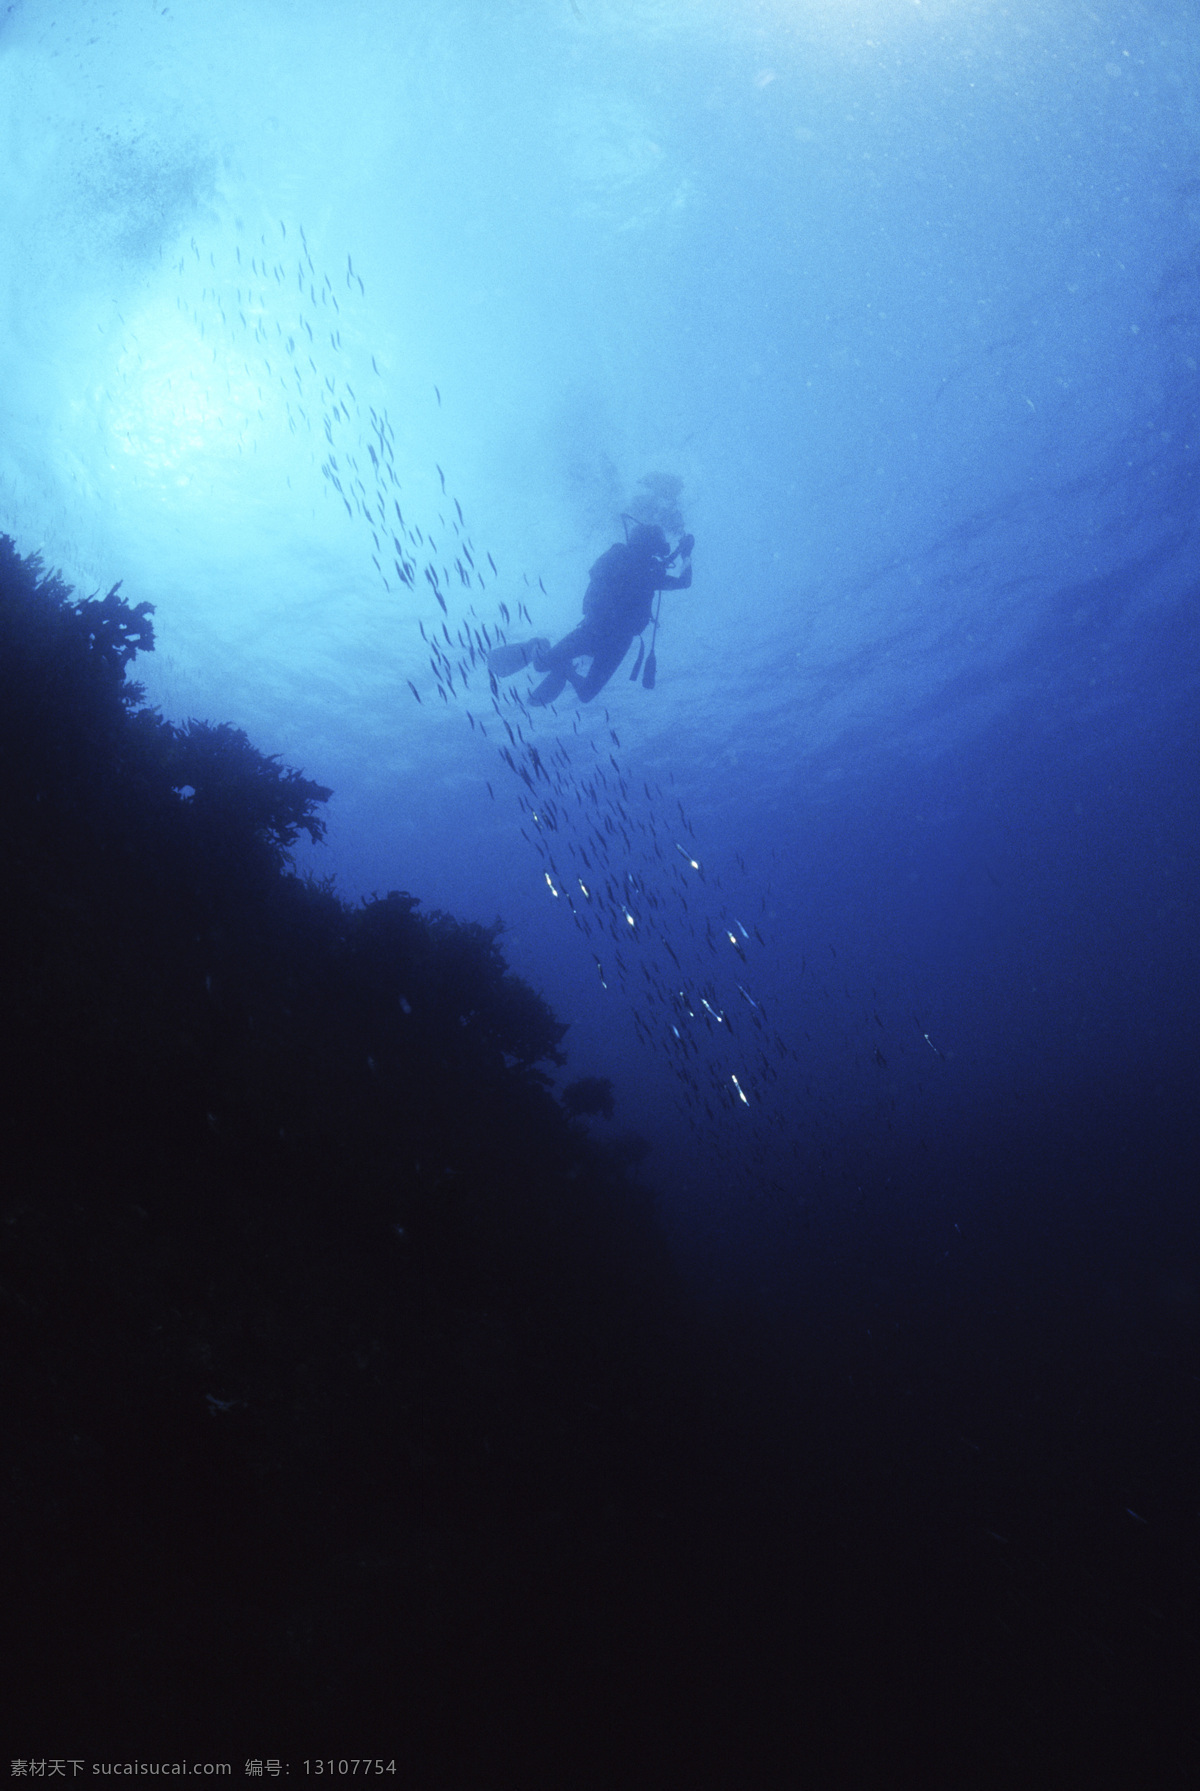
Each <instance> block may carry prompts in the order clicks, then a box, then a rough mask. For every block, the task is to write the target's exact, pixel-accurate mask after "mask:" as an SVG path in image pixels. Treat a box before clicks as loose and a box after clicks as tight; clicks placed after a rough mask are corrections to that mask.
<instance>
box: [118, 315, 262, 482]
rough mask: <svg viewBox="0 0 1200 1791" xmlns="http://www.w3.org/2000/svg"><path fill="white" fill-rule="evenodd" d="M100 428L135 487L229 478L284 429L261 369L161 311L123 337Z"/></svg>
mask: <svg viewBox="0 0 1200 1791" xmlns="http://www.w3.org/2000/svg"><path fill="white" fill-rule="evenodd" d="M106 420H107V424H108V434H109V442H110V446H111V450H112V463H113V464H114V466H115V465H117V464H119V462H118V460H117V456H119V455H123V456H125V457H126V458H127V460H129V461H132V462H134V463H135V468H136V476H138V477H139V479H140V480H145V481H148V482H150V483H151V484H156V485H159V486H163V487H183V486H187V485H189V484H191V482H192V481H193V479H196V478H198V477H201V476H203V477H204V479H205V483H206V484H207V483H208V482H210V481H212V480H221V479H222V478H227V477H228V476H229V474H230V473H231V472H233V471H236V470H237V468H238V465H239V463H240V464H241V466H243V467H244V465H245V462H246V459H247V457H248V456H249V457H253V456H255V455H257V453H258V452H259V443H260V440H261V438H262V437H263V436H264V434H267V433H274V432H275V431H277V430H279V429H280V428H281V427H282V428H283V429H284V430H286V428H287V421H286V417H285V416H284V415H283V414H282V405H281V403H280V400H279V396H278V393H277V391H272V389H271V387H270V385H269V383H268V382H267V380H266V378H265V377H264V370H263V367H262V365H261V364H260V366H259V367H258V368H257V369H255V368H254V364H253V363H252V362H250V361H248V360H247V359H246V357H245V356H244V355H239V354H238V352H237V349H236V348H235V347H234V346H233V345H232V344H231V343H230V342H229V340H228V338H227V337H225V336H224V335H223V334H222V333H220V332H218V333H217V334H216V335H215V336H214V335H213V333H212V332H211V331H205V330H204V328H203V327H202V326H199V325H196V324H193V323H192V322H190V321H189V320H188V319H187V318H185V317H183V316H182V315H180V314H177V313H176V312H173V311H167V310H166V309H165V308H163V307H153V308H150V309H148V310H147V311H145V312H143V313H142V314H141V315H140V316H139V317H138V318H137V319H136V320H135V322H134V323H133V324H132V325H131V326H130V327H129V329H128V330H127V332H126V335H125V340H124V345H123V347H122V351H121V354H120V357H119V359H118V360H117V363H116V367H115V369H114V378H113V385H112V390H111V392H110V394H109V404H108V408H107V415H106ZM268 426H269V427H268Z"/></svg>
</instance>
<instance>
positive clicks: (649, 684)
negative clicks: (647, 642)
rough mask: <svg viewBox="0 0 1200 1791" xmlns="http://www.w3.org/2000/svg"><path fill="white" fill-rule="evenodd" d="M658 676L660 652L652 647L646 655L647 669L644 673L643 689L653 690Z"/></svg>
mask: <svg viewBox="0 0 1200 1791" xmlns="http://www.w3.org/2000/svg"><path fill="white" fill-rule="evenodd" d="M657 676H658V654H657V653H656V652H655V651H654V648H653V647H651V649H650V651H649V652H648V653H647V655H646V669H645V671H644V672H643V673H642V689H643V690H653V689H654V680H655V678H656V677H657Z"/></svg>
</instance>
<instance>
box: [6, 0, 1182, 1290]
mask: <svg viewBox="0 0 1200 1791" xmlns="http://www.w3.org/2000/svg"><path fill="white" fill-rule="evenodd" d="M1198 58H1200V31H1198V30H1197V27H1196V23H1195V19H1194V15H1193V14H1192V13H1191V11H1190V9H1189V8H1188V7H1186V6H1183V5H1180V6H1171V5H1159V6H1136V5H1135V6H1128V7H1114V8H1106V9H1104V10H1103V12H1102V13H1101V14H1097V15H1093V14H1090V13H1087V12H1084V11H1081V10H1079V9H1076V8H1069V7H1065V6H1054V5H1045V4H1042V5H1034V4H1029V5H1018V6H1014V7H1010V8H1006V9H999V8H996V7H993V6H990V5H985V4H950V3H949V0H939V3H934V4H921V5H917V4H913V3H912V0H863V3H862V4H834V3H833V0H811V3H805V4H801V3H799V0H774V3H767V0H763V3H757V4H750V3H749V0H747V3H745V4H736V3H735V4H721V5H717V4H715V3H714V4H705V3H703V0H689V3H688V4H687V5H683V4H669V3H668V0H655V3H650V0H647V3H645V4H639V3H636V0H628V3H622V4H604V3H600V0H563V3H561V4H560V3H558V0H545V3H544V4H523V5H521V4H518V5H505V6H499V7H490V6H487V7H485V6H480V5H474V4H446V3H445V0H438V3H437V4H430V5H428V6H424V7H422V6H420V5H409V6H405V7H404V8H402V9H397V8H395V7H393V6H390V5H383V4H379V5H371V4H361V5H354V6H339V7H337V8H334V9H330V8H327V7H317V6H313V7H311V8H307V9H306V8H301V7H296V6H292V5H288V6H282V5H273V4H270V3H268V0H257V3H256V4H255V5H254V6H253V7H251V8H247V7H245V6H243V5H233V4H228V5H226V4H221V3H219V0H218V3H215V4H206V5H204V6H199V5H193V4H185V3H176V4H169V5H162V6H160V5H155V4H150V3H149V0H127V3H124V4H104V5H100V4H97V5H91V4H87V3H86V0H75V3H74V4H72V5H71V6H55V5H52V4H49V3H37V0H29V3H27V4H14V5H10V6H9V7H8V8H7V10H6V13H5V16H4V19H3V22H2V24H0V83H2V92H3V116H4V129H5V156H4V167H3V174H2V175H0V180H2V183H3V185H2V199H0V203H2V208H3V220H4V240H3V260H2V262H0V268H2V271H3V281H4V286H3V300H2V302H3V307H4V318H5V328H4V331H3V334H2V339H0V356H2V359H3V365H2V368H0V390H2V392H3V399H2V404H3V440H2V442H0V521H2V523H3V526H4V527H5V528H6V529H7V530H9V531H10V532H11V533H12V534H13V536H14V537H15V539H16V541H17V544H18V546H19V547H20V548H21V550H22V551H25V552H29V551H33V550H35V549H36V550H38V551H40V552H41V553H42V555H43V556H44V558H45V560H46V561H47V563H48V564H50V565H52V566H56V567H60V568H61V569H62V571H63V573H64V575H65V576H66V577H67V578H68V579H69V580H70V581H71V582H72V583H75V584H76V585H77V586H78V587H80V588H86V589H95V588H99V587H100V586H102V585H103V586H105V587H107V584H108V583H111V582H112V581H113V580H114V579H117V578H120V579H121V580H123V586H122V589H123V593H124V595H125V597H126V598H127V599H128V600H130V601H131V602H137V601H141V600H147V599H148V600H151V601H153V603H154V604H155V605H156V624H155V626H156V631H157V637H158V647H157V651H156V652H155V653H154V655H153V656H152V657H150V658H147V659H145V660H144V661H143V663H142V665H141V666H140V667H139V675H140V676H142V677H143V678H144V680H145V681H146V683H147V685H148V689H149V694H150V699H151V700H152V701H153V702H155V703H156V704H157V705H159V706H160V707H161V708H162V710H163V712H164V713H165V714H166V715H167V716H168V717H170V718H172V719H175V720H182V719H184V718H185V717H187V716H193V715H195V716H205V717H208V718H211V719H214V720H217V719H220V720H228V721H231V722H233V723H235V724H236V725H237V726H239V727H242V728H244V729H246V730H247V731H248V733H249V734H250V736H251V738H252V739H253V740H254V741H255V743H256V744H257V745H258V746H259V747H260V748H262V749H263V750H265V751H268V752H273V753H278V754H280V755H281V756H282V757H283V759H284V760H285V761H286V762H287V763H289V764H295V765H298V766H300V767H302V768H303V769H304V770H305V771H306V772H308V773H309V774H311V775H315V776H317V777H318V778H320V779H321V780H322V781H323V782H326V783H328V784H329V785H331V786H332V788H333V790H334V798H333V801H332V803H331V804H330V808H329V811H328V814H329V834H328V840H327V842H326V843H325V844H323V845H321V846H319V847H317V848H315V849H314V850H313V851H312V853H311V858H310V857H308V856H306V857H304V858H303V859H302V860H301V868H303V869H309V868H311V869H312V870H314V871H315V872H316V873H317V874H320V875H330V874H332V875H334V876H335V877H336V880H337V887H338V890H339V892H340V893H341V894H343V895H344V896H352V897H353V896H357V895H360V894H366V893H369V892H372V891H378V892H380V893H382V892H385V891H386V890H388V889H391V888H403V889H406V890H411V891H412V892H413V893H415V894H417V895H418V896H419V897H420V898H421V900H422V901H423V902H424V903H425V904H427V905H428V906H430V907H440V908H445V909H448V910H449V911H451V912H453V913H455V914H458V915H461V916H464V917H469V918H474V919H479V920H481V921H484V922H491V921H492V920H494V919H495V918H496V917H497V916H498V917H500V918H501V919H502V920H503V923H504V926H505V928H506V933H505V939H504V947H505V951H506V955H507V956H508V958H509V961H510V963H511V964H512V965H513V967H514V968H515V969H516V970H517V971H518V972H520V973H521V974H522V975H523V976H525V977H526V978H527V979H528V980H529V981H531V982H532V983H533V984H534V985H535V987H537V988H538V989H540V990H541V991H542V992H543V993H544V994H545V996H546V997H547V999H548V1000H549V1001H550V1004H551V1006H552V1007H554V1009H555V1010H556V1011H557V1012H558V1013H559V1014H560V1015H561V1016H562V1017H563V1018H564V1019H566V1020H568V1021H569V1023H570V1028H571V1030H570V1034H569V1037H568V1041H567V1049H568V1053H569V1058H570V1072H569V1073H570V1074H572V1075H578V1074H580V1073H587V1074H593V1075H607V1076H609V1077H610V1078H611V1079H612V1080H613V1082H614V1084H615V1087H616V1094H617V1112H616V1118H615V1120H614V1122H613V1123H614V1125H615V1126H616V1127H617V1128H618V1129H619V1128H621V1127H624V1128H626V1129H630V1130H633V1131H634V1132H636V1133H637V1134H639V1135H640V1136H641V1137H642V1138H644V1139H645V1140H646V1142H648V1143H649V1144H650V1145H651V1146H652V1155H651V1157H650V1158H649V1159H648V1160H647V1173H649V1174H650V1175H651V1176H652V1178H653V1179H654V1180H655V1183H656V1185H657V1186H658V1187H659V1189H660V1190H661V1191H662V1192H663V1194H664V1212H666V1213H667V1214H668V1216H669V1218H670V1222H671V1223H672V1224H673V1225H674V1226H675V1228H676V1229H677V1232H678V1234H679V1236H680V1237H681V1239H682V1238H685V1237H686V1238H689V1239H691V1240H692V1241H698V1240H699V1239H700V1238H701V1237H702V1236H705V1235H707V1236H709V1237H710V1238H711V1236H712V1235H713V1234H714V1228H715V1234H717V1235H719V1236H720V1238H721V1240H722V1246H723V1248H728V1247H729V1246H730V1245H731V1244H733V1243H734V1242H737V1243H739V1244H740V1245H744V1246H746V1247H747V1248H748V1249H750V1250H751V1254H753V1253H754V1250H755V1249H757V1248H758V1246H759V1245H761V1244H763V1243H764V1241H765V1240H768V1239H769V1240H770V1241H769V1251H768V1253H769V1254H771V1255H774V1253H775V1252H776V1249H777V1246H778V1244H779V1242H780V1240H781V1238H782V1236H783V1234H784V1233H787V1234H788V1235H789V1236H790V1235H791V1230H792V1227H793V1222H794V1218H795V1214H796V1212H797V1210H798V1209H799V1208H800V1207H801V1206H802V1205H805V1204H808V1205H812V1204H814V1203H816V1204H818V1205H819V1204H821V1203H822V1202H825V1203H828V1202H834V1203H835V1204H836V1203H838V1202H845V1201H848V1200H849V1201H853V1202H859V1201H863V1200H868V1199H870V1198H871V1197H872V1195H875V1194H878V1193H879V1191H880V1190H882V1189H883V1188H886V1187H889V1186H892V1185H893V1184H895V1185H896V1186H899V1185H900V1184H901V1183H903V1186H904V1196H903V1198H904V1201H905V1202H908V1203H912V1204H913V1205H914V1206H915V1207H917V1208H921V1209H924V1212H925V1213H926V1214H927V1212H928V1210H929V1208H930V1205H931V1203H933V1204H938V1205H940V1207H941V1208H942V1211H943V1217H944V1219H945V1227H944V1229H945V1232H946V1239H947V1247H949V1246H950V1243H951V1242H952V1239H953V1236H954V1232H953V1226H954V1223H955V1222H956V1221H957V1223H958V1224H959V1225H961V1223H962V1220H963V1217H964V1213H963V1212H961V1211H960V1210H959V1207H958V1205H956V1202H960V1203H965V1205H966V1206H969V1205H970V1202H971V1197H972V1190H971V1188H970V1186H969V1185H964V1183H963V1180H962V1177H963V1173H964V1160H966V1159H970V1158H971V1156H972V1154H973V1153H974V1154H976V1155H977V1156H978V1157H980V1158H982V1159H984V1161H983V1162H982V1163H981V1164H980V1167H981V1169H985V1170H986V1172H987V1173H988V1174H990V1173H991V1171H992V1169H993V1168H994V1154H995V1151H996V1149H1001V1150H1003V1149H1004V1148H1005V1144H1004V1141H1005V1140H1006V1139H1009V1140H1010V1141H1014V1140H1015V1139H1016V1138H1017V1136H1018V1135H1020V1136H1021V1137H1022V1138H1023V1139H1024V1143H1023V1144H1022V1145H1020V1146H1019V1147H1018V1146H1016V1145H1015V1143H1014V1145H1013V1148H1014V1149H1017V1151H1018V1154H1020V1152H1021V1151H1023V1150H1026V1149H1028V1150H1031V1151H1032V1152H1033V1155H1034V1156H1035V1158H1037V1159H1039V1160H1040V1159H1041V1158H1042V1156H1043V1154H1044V1149H1045V1147H1046V1146H1048V1145H1050V1144H1053V1143H1058V1144H1060V1145H1062V1146H1063V1147H1064V1151H1065V1158H1066V1161H1065V1163H1064V1166H1063V1167H1064V1172H1065V1173H1067V1174H1069V1173H1070V1167H1069V1165H1070V1160H1071V1158H1072V1156H1073V1155H1074V1154H1075V1153H1076V1148H1077V1147H1078V1149H1079V1150H1081V1151H1082V1152H1083V1153H1084V1154H1085V1155H1088V1154H1090V1150H1091V1146H1090V1143H1089V1141H1088V1134H1089V1131H1090V1129H1091V1128H1092V1127H1093V1126H1099V1127H1101V1128H1102V1129H1105V1130H1108V1131H1115V1132H1117V1133H1119V1132H1120V1129H1121V1126H1122V1125H1123V1124H1125V1122H1128V1123H1129V1124H1130V1125H1131V1126H1133V1127H1135V1128H1136V1129H1137V1131H1138V1132H1139V1134H1142V1133H1145V1134H1146V1135H1147V1136H1151V1137H1153V1136H1161V1135H1162V1133H1163V1131H1164V1130H1166V1131H1169V1130H1170V1129H1171V1128H1173V1127H1174V1126H1175V1125H1176V1124H1177V1123H1179V1119H1180V1108H1179V1103H1180V1100H1181V1099H1184V1097H1185V1091H1186V1090H1188V1089H1189V1088H1190V1078H1191V1075H1192V1073H1193V1071H1194V1068H1195V1028H1194V998H1195V993H1196V943H1195V928H1194V906H1193V898H1194V894H1195V887H1196V885H1195V868H1196V852H1195V824H1194V823H1195V813H1194V803H1193V795H1194V791H1193V786H1194V774H1195V756H1194V744H1195V743H1194V722H1195V706H1194V705H1195V688H1196V684H1195V670H1196V655H1195V647H1196V630H1195V609H1194V595H1193V594H1194V590H1195V583H1196V575H1197V548H1196V542H1195V536H1194V527H1193V511H1194V506H1195V501H1196V491H1197V485H1196V461H1197V442H1196V439H1195V438H1196V431H1197V394H1198V392H1200V368H1198V361H1200V324H1198V313H1197V283H1198V275H1197V261H1196V252H1197V244H1198V240H1200V189H1198V186H1197V180H1196V175H1195V168H1196V150H1197V141H1198V122H1200V121H1198V119H1197V110H1196V104H1197V102H1196V93H1197V90H1198V89H1197V82H1196V77H1197V72H1198V69H1197V63H1198ZM663 475H667V476H668V477H669V479H670V480H672V481H680V482H681V488H680V492H679V497H678V500H677V503H676V504H675V505H674V506H673V509H674V515H673V517H672V520H673V522H674V524H675V527H674V534H676V535H677V534H678V533H679V532H680V531H681V529H682V527H683V526H685V525H686V528H687V529H688V530H689V531H690V532H692V533H694V535H695V537H696V547H695V559H694V566H695V578H694V584H693V587H692V589H691V590H690V591H687V592H678V593H676V592H667V593H665V594H664V596H663V597H662V599H661V608H660V625H659V628H658V632H657V636H656V639H655V650H656V655H657V664H658V677H657V681H656V685H655V687H654V688H653V689H652V690H647V689H646V688H644V687H643V685H642V683H641V681H640V679H639V680H638V681H631V680H630V678H629V677H628V676H627V675H626V673H627V671H628V669H629V666H630V665H631V664H632V661H629V662H627V664H626V666H624V667H622V668H621V670H619V671H618V672H617V674H616V675H615V676H614V677H613V679H612V681H611V683H610V684H609V685H608V687H607V688H606V689H605V690H604V691H603V693H602V695H601V697H600V698H599V699H598V700H597V701H596V702H595V703H594V704H592V705H591V706H590V707H587V708H583V707H581V706H580V705H578V704H577V703H576V702H575V700H574V698H573V697H572V696H571V694H570V690H569V689H568V692H567V699H566V700H565V701H564V700H560V701H559V702H558V703H557V704H556V705H555V707H554V709H553V710H552V711H550V710H547V711H544V712H540V713H536V714H534V713H531V712H530V711H529V709H528V707H527V706H526V705H527V698H528V694H529V689H530V682H531V679H530V675H528V674H524V675H519V676H518V677H517V678H516V679H514V680H512V681H511V682H508V683H503V684H500V683H497V684H496V685H495V686H494V687H489V678H488V674H487V669H486V665H485V663H484V654H485V651H486V646H485V638H484V635H483V633H482V632H481V631H482V630H484V629H485V628H486V630H487V634H486V643H487V644H490V643H492V642H493V641H496V640H502V639H506V638H507V639H518V638H528V637H529V636H531V635H533V634H535V633H536V634H544V635H546V636H547V637H551V638H557V637H558V636H559V635H560V634H563V633H565V632H566V631H567V630H568V629H569V628H570V627H571V626H572V625H573V623H574V621H575V620H576V619H577V617H578V614H579V605H580V601H581V597H582V593H583V590H584V587H585V585H586V583H587V573H588V568H589V567H590V565H591V564H592V562H593V561H594V560H595V559H596V558H597V556H598V555H599V553H600V552H601V551H602V550H603V549H604V548H605V547H607V546H608V545H609V544H611V542H612V541H614V540H619V539H621V538H622V527H623V525H622V521H621V517H622V513H626V514H628V513H630V512H633V513H635V514H636V513H638V506H639V499H640V500H642V501H643V504H644V500H645V499H646V495H647V493H648V492H649V493H653V491H654V490H655V489H659V488H662V479H663ZM647 480H649V483H648V484H647V483H646V481H647ZM656 480H657V481H658V484H657V485H656ZM666 489H668V490H673V489H675V487H674V486H673V485H671V484H669V485H668V486H667V487H666ZM668 508H672V506H668ZM493 567H494V568H495V570H493ZM526 618H528V619H526ZM430 639H432V641H433V643H434V645H433V648H432V651H431V647H430ZM506 749H507V750H508V753H509V756H508V757H505V756H502V755H503V754H504V752H505V750H506ZM531 751H533V752H534V753H535V755H536V757H535V758H530V756H529V755H530V752H531ZM547 805H549V811H548V813H545V812H542V811H545V810H546V808H547ZM589 847H590V851H589ZM697 866H698V867H699V868H698V869H697V868H695V867H697ZM593 873H594V875H593ZM593 884H596V885H598V886H599V887H596V888H593V887H592V885H593ZM668 947H669V948H671V954H672V955H668V950H667V948H668ZM1184 1105H1185V1108H1186V1099H1184ZM597 1123H600V1122H597ZM1035 1134H1036V1135H1037V1137H1038V1140H1039V1142H1037V1143H1036V1144H1034V1143H1032V1142H1031V1140H1032V1139H1033V1138H1034V1135H1035ZM950 1184H953V1187H951V1185H950ZM781 1228H782V1230H781ZM755 1240H757V1242H756V1241H755Z"/></svg>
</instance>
